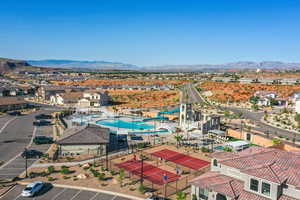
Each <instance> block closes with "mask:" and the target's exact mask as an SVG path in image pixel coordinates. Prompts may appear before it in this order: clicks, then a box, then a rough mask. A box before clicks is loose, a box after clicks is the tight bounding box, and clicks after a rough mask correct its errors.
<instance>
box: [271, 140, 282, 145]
mask: <svg viewBox="0 0 300 200" xmlns="http://www.w3.org/2000/svg"><path fill="white" fill-rule="evenodd" d="M272 143H273V145H279V144H281V143H282V141H281V140H280V139H278V138H273V139H272Z"/></svg>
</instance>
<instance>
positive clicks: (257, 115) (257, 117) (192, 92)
mask: <svg viewBox="0 0 300 200" xmlns="http://www.w3.org/2000/svg"><path fill="white" fill-rule="evenodd" d="M186 87H187V91H188V93H189V96H190V98H192V99H193V100H195V101H196V102H203V98H202V97H201V96H200V94H199V92H198V91H197V90H196V88H195V87H194V86H193V85H192V84H187V86H186ZM221 108H222V109H223V110H229V111H232V112H234V113H243V117H244V118H246V119H250V120H252V121H253V122H255V123H256V124H257V125H258V128H256V130H259V131H261V132H264V133H266V132H269V133H270V135H272V134H273V135H278V136H282V137H288V138H289V139H290V140H292V139H293V138H294V137H295V136H296V140H297V141H300V134H296V135H295V133H294V132H291V131H287V130H283V129H280V128H276V127H273V126H270V125H268V124H265V123H263V122H261V119H262V117H263V116H264V113H263V112H251V111H248V110H246V109H242V108H236V107H221Z"/></svg>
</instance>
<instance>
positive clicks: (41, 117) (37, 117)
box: [35, 114, 53, 119]
mask: <svg viewBox="0 0 300 200" xmlns="http://www.w3.org/2000/svg"><path fill="white" fill-rule="evenodd" d="M52 118H53V117H52V115H46V114H39V115H36V116H35V119H52Z"/></svg>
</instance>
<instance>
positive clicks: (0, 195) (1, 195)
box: [0, 184, 17, 198]
mask: <svg viewBox="0 0 300 200" xmlns="http://www.w3.org/2000/svg"><path fill="white" fill-rule="evenodd" d="M16 185H17V184H13V185H10V186H8V187H9V188H8V189H7V190H6V191H4V192H3V193H1V194H0V198H2V197H4V196H5V195H6V194H7V193H8V192H10V191H11V190H12V189H13V188H14V187H15V186H16Z"/></svg>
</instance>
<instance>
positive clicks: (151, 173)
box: [115, 160, 180, 185]
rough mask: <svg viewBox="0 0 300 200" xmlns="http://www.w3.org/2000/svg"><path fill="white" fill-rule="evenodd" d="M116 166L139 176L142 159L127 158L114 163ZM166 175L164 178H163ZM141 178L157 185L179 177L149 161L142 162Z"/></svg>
mask: <svg viewBox="0 0 300 200" xmlns="http://www.w3.org/2000/svg"><path fill="white" fill-rule="evenodd" d="M115 165H116V166H117V167H118V168H120V169H124V170H126V171H128V172H130V173H132V174H134V175H136V176H139V177H141V168H142V161H140V160H128V161H125V162H122V163H118V164H115ZM164 176H166V177H167V178H166V180H164ZM143 178H144V179H146V180H148V181H150V182H152V183H154V184H157V185H164V184H167V183H170V182H173V181H176V180H178V179H179V178H180V176H179V175H176V174H174V173H172V172H169V171H166V170H163V169H161V168H158V167H155V166H154V165H151V164H149V163H146V162H145V161H144V162H143Z"/></svg>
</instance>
